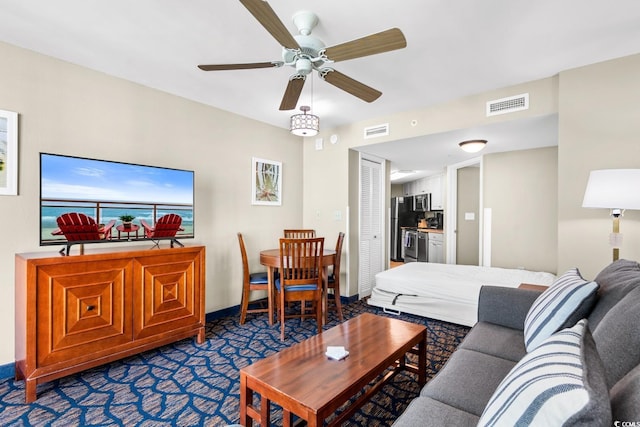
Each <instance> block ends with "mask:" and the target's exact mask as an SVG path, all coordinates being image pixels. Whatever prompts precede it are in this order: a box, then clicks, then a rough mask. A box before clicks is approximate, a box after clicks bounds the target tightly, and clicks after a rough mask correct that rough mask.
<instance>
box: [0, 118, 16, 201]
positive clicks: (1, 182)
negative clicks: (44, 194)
mask: <svg viewBox="0 0 640 427" xmlns="http://www.w3.org/2000/svg"><path fill="white" fill-rule="evenodd" d="M17 194H18V113H14V112H13V111H6V110H0V195H4V196H15V195H17Z"/></svg>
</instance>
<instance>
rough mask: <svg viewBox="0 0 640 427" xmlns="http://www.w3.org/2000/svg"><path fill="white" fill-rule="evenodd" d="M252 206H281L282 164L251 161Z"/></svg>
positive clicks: (256, 159)
mask: <svg viewBox="0 0 640 427" xmlns="http://www.w3.org/2000/svg"><path fill="white" fill-rule="evenodd" d="M252 165H253V168H252V184H251V204H252V205H273V206H280V205H282V163H281V162H275V161H273V160H265V159H259V158H257V157H253V159H252Z"/></svg>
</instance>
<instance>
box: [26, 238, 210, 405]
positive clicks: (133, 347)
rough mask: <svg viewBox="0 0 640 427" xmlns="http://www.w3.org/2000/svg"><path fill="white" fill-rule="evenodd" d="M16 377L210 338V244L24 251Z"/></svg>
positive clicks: (45, 377) (29, 386) (39, 377)
mask: <svg viewBox="0 0 640 427" xmlns="http://www.w3.org/2000/svg"><path fill="white" fill-rule="evenodd" d="M15 267H16V268H15V276H16V289H15V295H16V305H15V314H16V320H15V324H16V331H15V340H16V343H15V348H16V353H15V354H16V363H15V374H16V375H15V376H16V379H17V380H25V400H26V402H27V403H29V402H33V401H34V400H35V399H36V387H37V385H38V384H40V383H43V382H47V381H51V380H54V379H57V378H61V377H64V376H67V375H70V374H73V373H76V372H79V371H82V370H85V369H88V368H92V367H95V366H98V365H102V364H105V363H109V362H112V361H114V360H117V359H121V358H123V357H127V356H131V355H133V354H137V353H140V352H142V351H145V350H149V349H152V348H155V347H159V346H162V345H165V344H169V343H171V342H174V341H178V340H181V339H184V338H188V337H192V336H196V337H197V342H198V343H203V342H204V336H205V331H204V327H205V314H204V299H205V287H204V284H205V248H204V247H203V246H192V247H183V248H166V249H142V250H141V249H139V248H133V249H132V248H119V249H116V250H113V249H112V250H108V251H105V250H95V251H91V253H85V254H83V255H74V256H61V255H60V254H59V253H58V252H56V253H55V254H53V255H52V254H48V253H43V252H39V253H31V254H17V255H16V257H15Z"/></svg>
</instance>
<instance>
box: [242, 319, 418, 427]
mask: <svg viewBox="0 0 640 427" xmlns="http://www.w3.org/2000/svg"><path fill="white" fill-rule="evenodd" d="M426 341H427V331H426V327H425V326H423V325H417V324H414V323H409V322H405V321H403V320H398V319H390V318H387V317H382V316H376V315H374V314H370V313H364V314H361V315H360V316H358V317H355V318H353V319H350V320H348V321H346V322H344V323H342V324H340V325H338V326H336V327H334V328H331V329H329V330H328V331H325V332H323V333H322V334H318V335H316V336H314V337H312V338H309V339H307V340H305V341H302V342H301V343H298V344H295V345H293V346H291V347H289V348H286V349H284V350H282V351H280V352H278V353H276V354H273V355H271V356H269V357H267V358H265V359H262V360H259V361H258V362H256V363H254V364H253V365H250V366H247V367H245V368H242V369H240V423H241V424H243V425H245V426H247V427H250V426H252V425H253V421H256V422H258V423H260V425H261V426H268V425H270V417H269V415H270V406H271V402H274V403H276V404H278V405H280V406H281V407H282V411H283V414H282V417H283V426H290V425H291V418H292V414H295V415H297V416H298V417H300V418H301V419H303V420H306V422H307V425H308V426H310V427H317V426H322V424H323V422H324V420H325V419H326V418H327V417H328V416H330V415H331V414H333V413H334V412H335V411H336V410H337V409H338V408H340V407H341V406H342V405H343V404H344V403H346V402H347V401H349V399H351V398H352V397H353V396H355V395H356V394H357V393H358V392H360V391H361V390H362V389H364V388H365V387H366V386H367V385H369V384H370V383H372V382H373V381H374V380H376V379H378V381H377V382H376V383H375V384H373V385H372V387H371V388H369V389H368V391H367V392H366V393H363V394H362V395H361V396H360V397H359V398H358V399H357V401H356V402H354V404H352V405H350V406H349V409H348V410H346V411H344V412H343V413H341V414H340V416H339V417H337V418H336V419H335V420H332V422H331V424H330V425H340V424H341V423H342V422H344V421H345V420H347V419H348V418H349V417H350V416H351V415H352V414H353V412H355V411H356V410H357V409H358V408H359V407H360V406H362V404H363V403H365V402H366V401H367V400H368V399H369V398H370V397H371V396H372V395H373V394H374V393H376V392H377V391H378V390H379V389H380V387H382V385H384V383H385V382H386V381H387V380H389V379H390V378H391V377H392V376H394V375H395V374H396V373H398V372H399V371H400V370H403V369H404V370H408V371H411V372H414V373H416V374H417V375H418V384H419V385H420V386H421V387H422V386H423V385H424V384H425V382H426V362H427V361H426V359H427V354H426ZM416 345H417V346H418V366H413V365H410V364H408V363H406V361H405V355H406V353H408V352H414V351H415V350H413V348H414V346H416ZM327 346H344V347H345V348H346V350H347V351H349V356H347V358H346V359H343V360H339V361H337V360H331V359H329V358H328V357H327V356H326V355H325V352H326V350H327ZM389 367H394V368H393V369H392V370H390V371H389V372H387V373H386V374H385V375H384V376H383V377H381V376H382V374H384V372H385V370H387V368H389ZM379 377H381V378H379ZM254 393H258V394H260V396H261V399H260V400H261V403H260V407H259V408H258V407H256V406H254V404H253V395H254Z"/></svg>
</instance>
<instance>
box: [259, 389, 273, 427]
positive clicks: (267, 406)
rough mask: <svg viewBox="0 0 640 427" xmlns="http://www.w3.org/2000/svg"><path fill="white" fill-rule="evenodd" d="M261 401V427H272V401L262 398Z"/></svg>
mask: <svg viewBox="0 0 640 427" xmlns="http://www.w3.org/2000/svg"><path fill="white" fill-rule="evenodd" d="M261 399H262V400H261V401H260V426H261V427H262V426H264V427H269V426H270V425H271V416H270V415H271V401H270V400H269V399H267V398H266V397H264V396H261Z"/></svg>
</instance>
